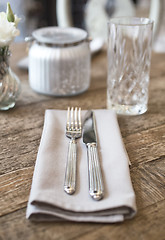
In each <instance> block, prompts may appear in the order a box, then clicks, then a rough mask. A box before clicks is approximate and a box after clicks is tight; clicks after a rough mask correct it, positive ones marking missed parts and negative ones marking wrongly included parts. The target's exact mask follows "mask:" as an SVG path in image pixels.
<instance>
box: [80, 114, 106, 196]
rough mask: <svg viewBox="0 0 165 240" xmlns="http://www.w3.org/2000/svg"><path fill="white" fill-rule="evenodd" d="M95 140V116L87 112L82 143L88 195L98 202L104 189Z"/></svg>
mask: <svg viewBox="0 0 165 240" xmlns="http://www.w3.org/2000/svg"><path fill="white" fill-rule="evenodd" d="M96 138H97V137H96V123H95V115H94V112H93V111H88V112H87V115H86V118H85V121H84V126H83V142H84V143H85V144H86V147H87V156H88V180H89V194H90V196H91V197H92V198H93V199H94V200H100V199H102V198H103V194H104V189H103V180H102V174H101V167H100V162H99V156H98V149H97V148H98V146H97V139H96Z"/></svg>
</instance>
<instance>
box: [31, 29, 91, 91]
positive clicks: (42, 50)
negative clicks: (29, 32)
mask: <svg viewBox="0 0 165 240" xmlns="http://www.w3.org/2000/svg"><path fill="white" fill-rule="evenodd" d="M33 38H34V43H33V44H32V46H31V48H30V51H29V82H30V86H31V88H32V89H33V90H35V91H36V92H39V93H43V94H48V95H54V96H72V95H76V94H80V93H82V92H84V91H86V90H87V89H88V87H89V85H90V61H91V59H90V50H89V42H88V39H87V33H86V31H84V30H81V29H78V28H58V27H47V28H41V29H38V30H36V31H34V32H33Z"/></svg>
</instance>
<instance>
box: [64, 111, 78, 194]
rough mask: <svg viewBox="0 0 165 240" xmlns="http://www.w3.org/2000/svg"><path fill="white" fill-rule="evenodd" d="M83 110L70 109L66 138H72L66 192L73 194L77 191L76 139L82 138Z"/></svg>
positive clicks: (66, 176) (68, 158)
mask: <svg viewBox="0 0 165 240" xmlns="http://www.w3.org/2000/svg"><path fill="white" fill-rule="evenodd" d="M81 132H82V131H81V108H79V109H78V108H77V107H76V108H75V110H74V109H73V107H72V108H71V109H70V108H68V112H67V123H66V136H67V137H68V138H70V139H71V140H70V141H69V147H68V157H67V164H66V171H65V180H64V191H65V192H66V193H68V194H73V193H74V192H75V190H76V162H77V143H76V139H77V138H80V137H81Z"/></svg>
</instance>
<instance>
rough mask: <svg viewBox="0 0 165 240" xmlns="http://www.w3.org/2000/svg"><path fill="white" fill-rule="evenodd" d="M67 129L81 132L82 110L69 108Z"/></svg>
mask: <svg viewBox="0 0 165 240" xmlns="http://www.w3.org/2000/svg"><path fill="white" fill-rule="evenodd" d="M66 129H67V130H68V131H69V130H70V131H74V130H75V131H78V130H81V108H77V107H75V109H74V108H73V107H72V108H70V107H68V112H67V124H66Z"/></svg>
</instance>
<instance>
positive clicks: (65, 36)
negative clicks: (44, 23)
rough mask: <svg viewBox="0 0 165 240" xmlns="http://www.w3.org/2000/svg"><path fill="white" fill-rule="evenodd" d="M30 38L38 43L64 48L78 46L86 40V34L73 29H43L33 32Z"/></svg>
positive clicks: (80, 30)
mask: <svg viewBox="0 0 165 240" xmlns="http://www.w3.org/2000/svg"><path fill="white" fill-rule="evenodd" d="M32 36H33V38H34V39H35V40H36V41H37V42H39V43H44V44H52V45H59V46H64V45H74V44H76V43H77V44H78V43H80V42H82V41H84V40H86V39H87V32H86V31H84V30H82V29H79V28H74V27H69V28H59V27H45V28H39V29H37V30H35V31H34V32H33V33H32Z"/></svg>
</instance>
